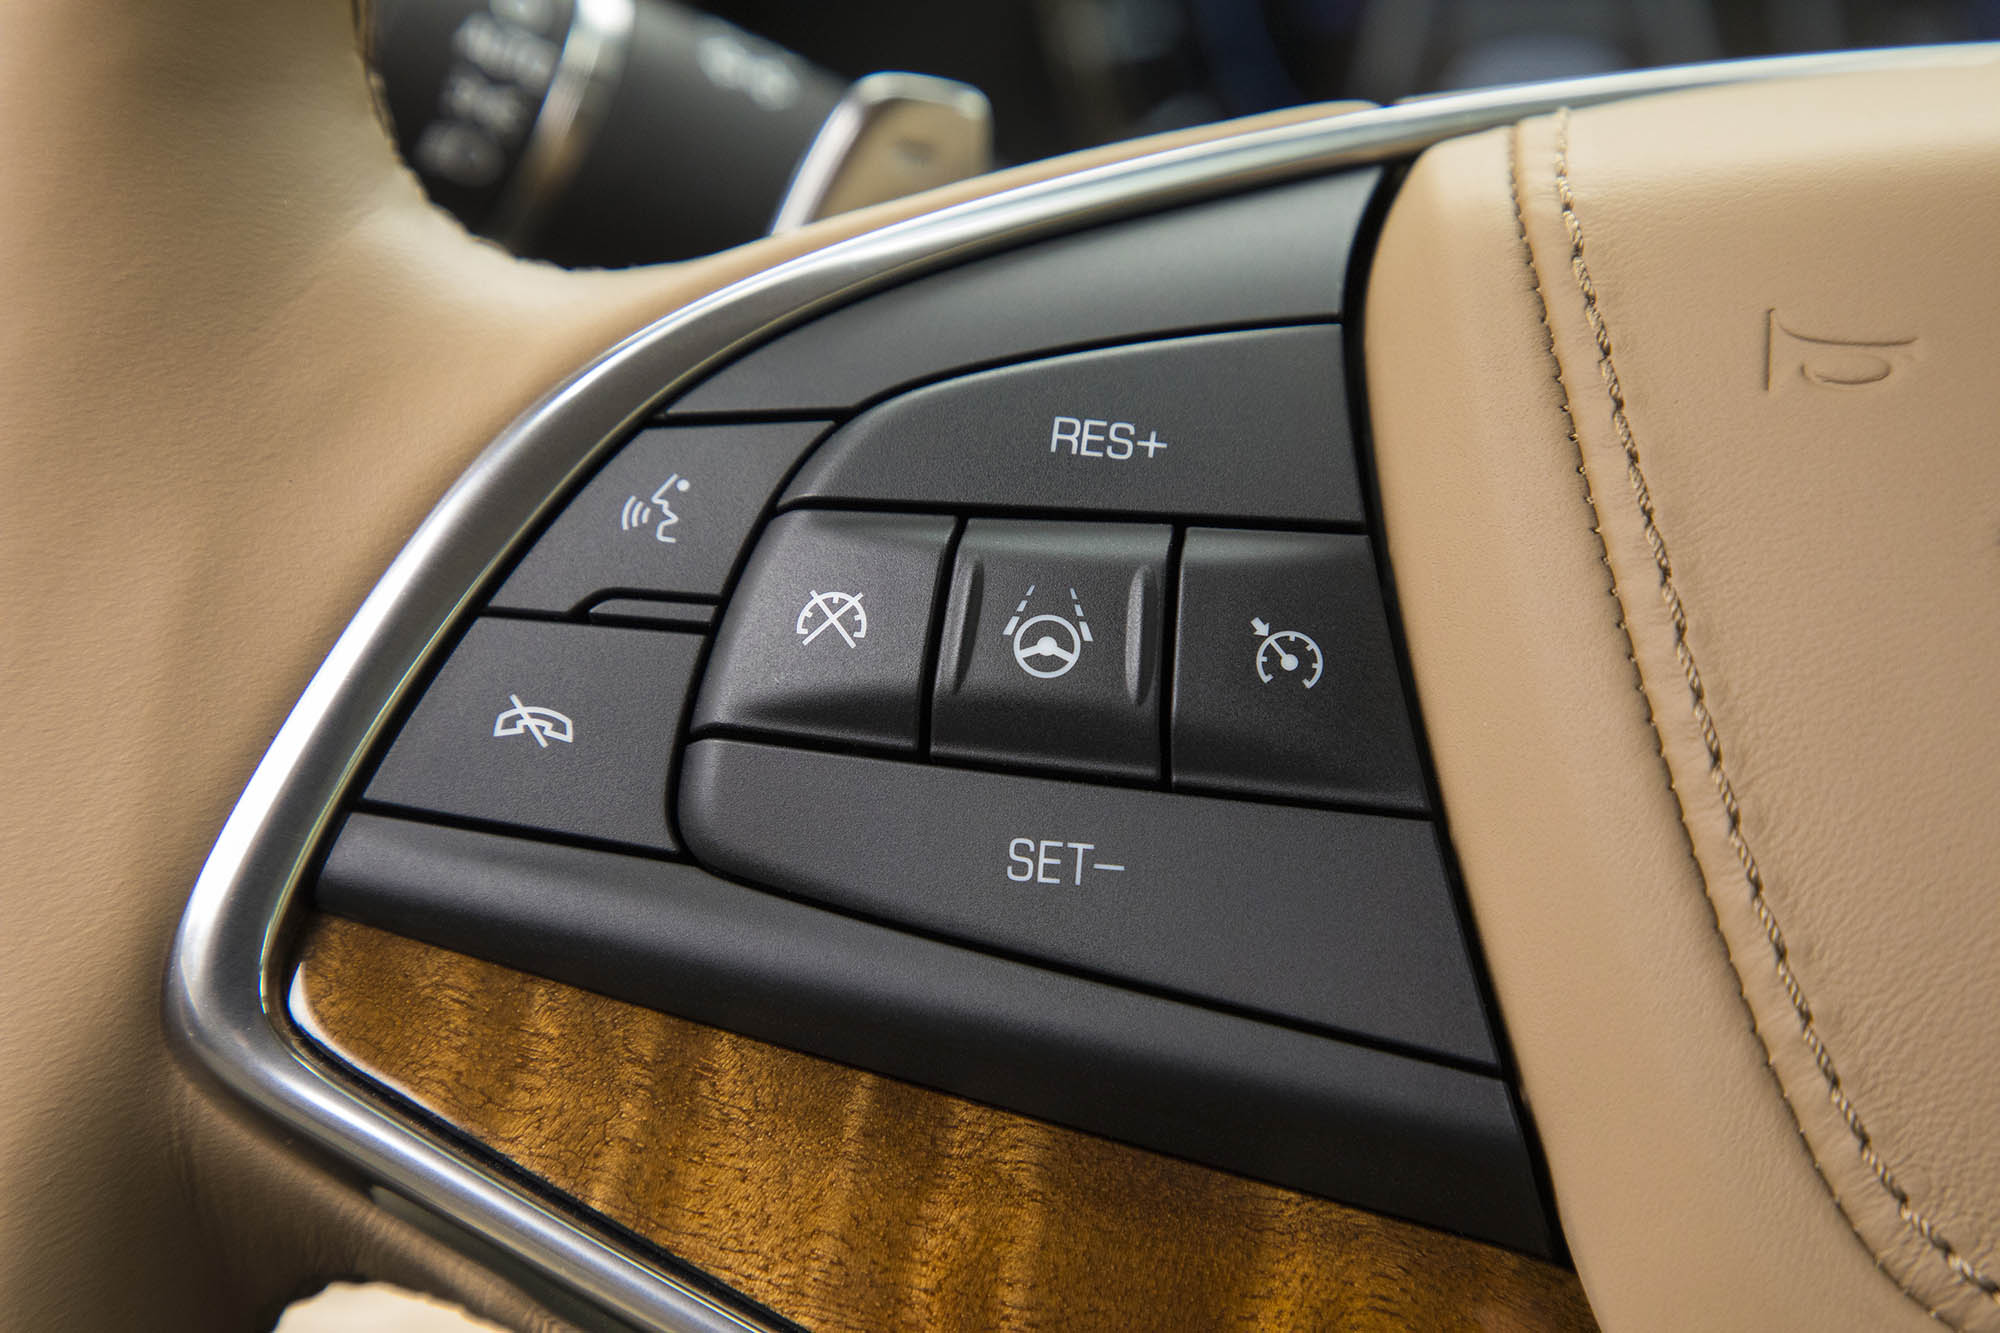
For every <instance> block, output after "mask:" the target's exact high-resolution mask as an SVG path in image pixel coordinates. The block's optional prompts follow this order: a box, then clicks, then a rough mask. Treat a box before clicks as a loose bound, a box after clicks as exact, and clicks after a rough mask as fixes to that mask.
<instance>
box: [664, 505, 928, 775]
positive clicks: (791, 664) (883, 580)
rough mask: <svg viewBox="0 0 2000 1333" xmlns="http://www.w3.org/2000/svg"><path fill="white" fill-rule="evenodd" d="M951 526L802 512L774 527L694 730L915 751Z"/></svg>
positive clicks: (730, 624)
mask: <svg viewBox="0 0 2000 1333" xmlns="http://www.w3.org/2000/svg"><path fill="white" fill-rule="evenodd" d="M951 533H952V521H951V520H950V519H948V518H923V517H916V516H910V515H903V514H839V513H798V514H785V515H781V516H780V517H779V518H777V519H776V520H775V521H773V522H772V524H771V526H770V527H769V528H768V529H766V531H765V533H764V536H763V539H762V540H761V541H760V542H759V543H758V545H757V550H756V553H755V554H754V555H753V556H752V557H751V559H750V564H749V566H748V568H746V569H745V570H744V572H743V578H742V581H741V582H740V583H739V584H738V586H737V589H736V595H735V596H734V597H733V598H732V599H731V600H730V605H729V612H728V614H727V616H725V617H724V619H723V622H722V629H721V632H720V633H719V634H718V635H717V636H716V641H715V652H714V654H713V656H712V657H711V658H710V659H709V665H708V671H707V674H706V677H705V679H704V682H703V685H702V689H701V695H700V698H699V699H698V700H697V702H696V704H695V710H694V724H693V730H694V733H695V734H696V735H700V734H702V733H703V732H706V731H710V730H714V729H716V728H736V729H739V730H749V731H753V732H754V731H765V732H771V733H775V734H779V735H788V736H800V737H808V738H813V739H818V740H827V741H841V742H848V743H852V744H859V745H872V746H879V747H882V748H886V749H892V750H905V751H914V750H915V749H916V748H917V743H918V735H917V720H918V715H919V713H920V712H921V711H922V700H923V690H924V685H925V680H924V666H925V661H924V657H925V650H926V648H927V647H928V645H929V643H930V635H931V624H932V618H933V613H934V610H935V607H936V601H937V590H938V585H939V583H940V581H941V580H940V573H941V571H942V569H943V566H944V557H945V548H946V546H947V545H948V544H949V542H950V541H951Z"/></svg>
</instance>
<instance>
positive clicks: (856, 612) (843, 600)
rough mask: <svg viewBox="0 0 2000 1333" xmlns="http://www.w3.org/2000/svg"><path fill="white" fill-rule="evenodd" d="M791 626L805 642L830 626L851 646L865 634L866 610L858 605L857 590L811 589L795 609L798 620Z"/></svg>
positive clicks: (811, 639)
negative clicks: (802, 605)
mask: <svg viewBox="0 0 2000 1333" xmlns="http://www.w3.org/2000/svg"><path fill="white" fill-rule="evenodd" d="M794 628H795V629H797V630H798V632H799V637H800V638H802V639H804V640H805V642H806V643H811V642H812V641H813V640H814V639H817V638H818V637H819V636H820V635H822V634H824V633H826V632H827V631H828V630H832V631H833V632H834V633H835V634H838V635H839V636H840V637H841V638H843V639H845V640H846V641H847V646H848V647H849V648H852V647H854V643H855V640H857V639H865V638H867V637H868V610H867V608H866V607H864V606H862V605H861V594H860V593H858V592H820V591H818V590H817V589H815V590H814V592H813V594H812V596H811V597H810V598H809V599H808V600H807V602H806V604H805V607H804V609H802V610H801V611H800V612H799V619H798V624H797V625H796V626H794ZM800 646H801V647H803V646H804V644H801V645H800Z"/></svg>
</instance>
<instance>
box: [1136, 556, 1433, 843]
mask: <svg viewBox="0 0 2000 1333" xmlns="http://www.w3.org/2000/svg"><path fill="white" fill-rule="evenodd" d="M1175 638H1176V639H1177V641H1178V642H1177V643H1176V645H1175V649H1174V702H1173V731H1172V735H1173V767H1174V774H1173V777H1174V785H1175V786H1177V787H1187V788H1196V789H1207V790H1211V791H1224V792H1236V793H1240V794H1242V795H1248V796H1287V797H1294V798H1298V799H1303V800H1308V801H1340V802H1347V803H1353V804H1358V805H1377V806H1386V807H1389V808H1391V809H1396V810H1407V811H1411V812H1418V811H1422V810H1423V809H1424V807H1425V800H1424V782H1423V774H1422V771H1421V769H1420V768H1419V767H1418V763H1417V742H1416V737H1415V734H1414V730H1413V728H1412V727H1411V725H1410V716H1409V710H1408V709H1407V708H1406V707H1405V705H1404V702H1403V687H1402V681H1401V680H1400V678H1399V677H1398V675H1397V671H1396V657H1395V652H1394V650H1393V648H1392V647H1391V645H1390V640H1389V621H1388V617H1387V615H1386V614H1385V613H1384V611H1383V608H1382V594H1381V591H1380V589H1379V588H1378V587H1377V585H1376V581H1375V562H1374V560H1373V559H1372V558H1371V556H1370V555H1369V551H1368V539H1367V538H1366V537H1348V536H1336V535H1333V534H1330V533H1310V532H1249V531H1231V530H1227V529H1218V528H1192V529H1190V530H1189V531H1188V534H1187V540H1186V542H1185V543H1184V544H1183V546H1182V548H1181V576H1180V603H1179V611H1178V614H1177V617H1176V621H1175Z"/></svg>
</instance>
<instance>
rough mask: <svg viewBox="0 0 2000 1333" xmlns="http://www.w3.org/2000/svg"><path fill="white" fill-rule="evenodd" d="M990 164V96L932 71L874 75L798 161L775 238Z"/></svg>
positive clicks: (837, 109) (775, 222) (858, 83)
mask: <svg viewBox="0 0 2000 1333" xmlns="http://www.w3.org/2000/svg"><path fill="white" fill-rule="evenodd" d="M992 165H993V107H992V104H991V103H989V102H988V101H987V100H986V94H984V93H982V92H980V91H979V90H978V89H977V88H974V87H973V86H972V85H971V84H967V83H960V82H958V81H957V80H955V79H935V78H932V77H931V76H929V75H927V74H897V73H883V74H870V75H867V76H866V77H864V78H861V79H857V80H855V82H854V84H853V86H851V87H850V88H848V90H847V92H846V93H845V94H844V95H842V97H841V99H840V101H838V102H837V103H835V104H834V108H833V110H832V111H829V112H828V113H827V117H826V120H825V121H824V122H823V123H822V124H821V125H820V127H819V133H818V134H816V135H814V136H813V141H812V146H811V147H809V148H807V149H806V152H805V156H804V157H801V158H800V159H799V165H798V168H797V170H795V171H794V172H793V173H792V183H791V184H790V185H789V186H787V187H786V188H785V197H784V198H783V199H781V200H779V201H778V211H777V214H776V216H774V217H773V218H772V219H771V234H772V235H773V236H775V235H778V234H779V233H780V232H787V231H797V230H798V229H799V228H800V227H803V226H805V225H806V224H807V223H808V222H816V221H818V220H819V219H820V218H823V217H831V216H832V215H833V214H835V213H845V212H846V211H848V210H849V209H851V208H861V207H863V206H864V205H867V204H879V203H882V202H884V201H885V200H889V199H900V198H902V197H903V196H904V195H906V194H915V193H916V192H917V191H919V190H928V189H931V188H932V187H934V186H938V185H949V184H951V183H952V182H953V181H961V180H964V179H966V178H967V177H968V176H977V175H978V174H979V173H980V172H982V171H985V170H987V169H988V168H989V167H991V166H992Z"/></svg>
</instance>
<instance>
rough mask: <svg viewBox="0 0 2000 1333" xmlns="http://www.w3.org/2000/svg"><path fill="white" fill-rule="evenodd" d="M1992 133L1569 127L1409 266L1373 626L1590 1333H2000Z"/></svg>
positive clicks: (1978, 76)
mask: <svg viewBox="0 0 2000 1333" xmlns="http://www.w3.org/2000/svg"><path fill="white" fill-rule="evenodd" d="M1996 108H2000V70H1996V69H1995V67H1993V66H1992V65H1986V66H1984V67H1967V68H1960V69H1954V70H1932V71H1927V72H1922V73H1907V74H1867V75H1851V76H1841V77H1827V78H1821V79H1814V80H1810V81H1804V82H1787V83H1777V84H1768V85H1762V86H1742V87H1734V88H1724V89H1717V90H1712V91H1703V92H1695V93H1687V94H1680V95H1676V96H1673V97H1662V98H1654V99H1647V100H1642V101H1634V102H1629V103H1622V104H1618V105H1614V106H1608V107H1602V108H1597V109H1591V110H1587V111H1578V112H1575V113H1573V114H1567V113H1566V114H1560V115H1555V116H1549V117H1544V118H1539V119H1535V120H1532V121H1529V122H1526V123H1525V124H1523V125H1521V126H1519V127H1516V128H1512V129H1505V130H1497V131H1493V132H1489V133H1486V134H1482V135H1479V136H1477V137H1474V138H1470V139H1465V140H1459V141H1455V142H1453V143H1450V144H1447V145H1443V146H1440V147H1438V148H1436V149H1433V150H1432V151H1430V152H1429V153H1427V154H1426V155H1425V156H1424V158H1423V159H1422V160H1421V162H1420V164H1419V165H1418V166H1417V167H1416V168H1415V170H1414V171H1413V173H1412V174H1411V176H1410V177H1409V179H1408V182H1407V184H1406V186H1405V188H1404V190H1403V192H1402V194H1401V195H1400V197H1399V198H1398V200H1397V202H1396V204H1395V206H1394V209H1393V210H1392V212H1391V214H1390V217H1389V219H1388V222H1387V228H1386V231H1385V234H1384V237H1383V239H1382V243H1381V248H1380V250H1379V252H1378V258H1377V263H1376V265H1375V268H1374V271H1373V277H1372V282H1371V286H1370V288H1369V292H1368V296H1367V310H1368V318H1367V344H1366V345H1367V362H1368V382H1369V392H1370V397H1371V409H1372V414H1373V420H1374V429H1375V437H1376V449H1377V458H1378V466H1379V469H1380V477H1381V487H1382V496H1383V507H1384V516H1385V525H1386V528H1387V532H1388V539H1389V546H1390V550H1391V554H1392V560H1393V569H1394V577H1395V582H1396V587H1397V590H1398V594H1399V597H1400V600H1401V607H1402V614H1403V617H1404V621H1405V625H1406V629H1407V633H1408V636H1409V646H1410V652H1411V656H1412V659H1413V663H1414V670H1415V674H1416V680H1417V687H1418V693H1419V697H1420V700H1421V704H1422V707H1423V711H1424V717H1425V722H1426V725H1427V728H1428V731H1429V737H1430V742H1431V744H1432V746H1433V748H1434V752H1435V757H1436V763H1437V770H1438V777H1439V782H1440V784H1441V786H1442V791H1443V797H1444V804H1445V807H1446V810H1447V811H1448V813H1449V817H1450V822H1451V830H1452V836H1453V841H1454V843H1455V845H1456V847H1457V850H1458V854H1459V857H1460V860H1461V863H1462V867H1463V871H1464V875H1465V880H1466V884H1467V888H1468V892H1469V893H1470V895H1471V898H1472V905H1473V909H1474V913H1475V916H1476V918H1477V925H1478V930H1479V933H1480V935H1481V937H1482V942H1483V945H1484V947H1485V950H1486V954H1487V957H1488V959H1489V960H1490V964H1491V968H1492V973H1493V978H1494V982H1495V986H1496V989H1497V992H1498V997H1499V1001H1500V1006H1501V1009H1502V1012H1503V1015H1504V1019H1505V1022H1506V1024H1507V1025H1508V1028H1509V1031H1510V1036H1511V1039H1512V1042H1513V1046H1514V1050H1515V1052H1516V1054H1517V1057H1518V1060H1519V1064H1520V1068H1521V1073H1522V1076H1523V1079H1524V1083H1525V1087H1526V1094H1527V1097H1528V1100H1529V1103H1530V1107H1531V1111H1532V1113H1533V1115H1534V1117H1535V1120H1536V1122H1537V1125H1538V1128H1539V1130H1540V1132H1541V1134H1542V1136H1543V1140H1544V1143H1545V1146H1546V1148H1547V1152H1548V1159H1549V1165H1550V1170H1551V1173H1552V1175H1553V1179H1554V1185H1555V1190H1556V1195H1557V1198H1558V1201H1559V1206H1560V1209H1561V1212H1562V1217H1563V1222H1564V1225H1565V1227H1566V1229H1567V1232H1568V1236H1569V1239H1570V1243H1571V1245H1572V1247H1573V1249H1574V1253H1575V1257H1576V1261H1577V1264H1578V1269H1579V1272H1580V1274H1581V1276H1582V1278H1583V1282H1584V1286H1585V1290H1586V1291H1587V1292H1588V1294H1589V1296H1590V1298H1591V1302H1592V1306H1593V1309H1594V1310H1595V1311H1596V1312H1597V1314H1598V1316H1599V1318H1600V1319H1601V1320H1602V1322H1603V1325H1604V1327H1605V1328H1607V1329H1610V1330H1614V1331H1616V1330H1626V1329H1640V1330H1645V1329H1661V1330H1669V1329H1673V1330H1678V1329H1693V1328H1699V1329H1704V1330H1722V1329H1739V1328H1740V1329H1777V1328H1798V1329H1807V1328H1810V1329H1856V1330H1889V1329H1898V1328H1902V1329H1923V1328H1929V1327H1934V1326H1935V1323H1941V1324H1943V1325H1945V1326H1948V1327H1952V1328H1961V1329H1995V1328H2000V1301H1996V1296H1995V1292H1996V1285H1995V1279H1996V1278H2000V910H1996V908H2000V817H1996V816H2000V438H1996V426H1997V425H2000V373H1996V368H2000V115H1996V114H1995V109H1996ZM1933 1321H1935V1323H1934V1322H1933Z"/></svg>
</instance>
